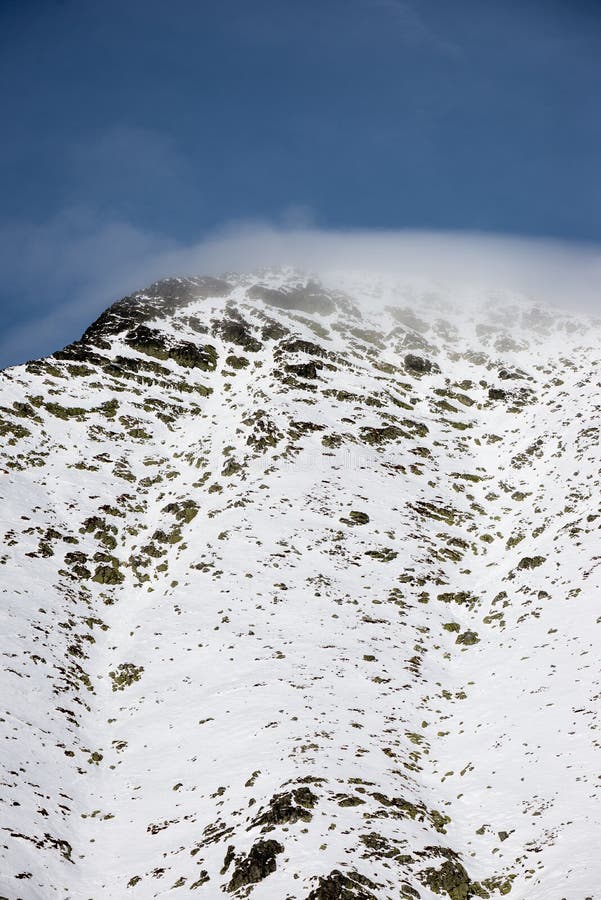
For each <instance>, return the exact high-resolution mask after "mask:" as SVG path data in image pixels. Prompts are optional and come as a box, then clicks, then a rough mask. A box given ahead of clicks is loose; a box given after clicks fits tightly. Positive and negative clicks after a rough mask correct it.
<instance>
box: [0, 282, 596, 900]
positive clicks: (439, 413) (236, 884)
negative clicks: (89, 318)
mask: <svg viewBox="0 0 601 900" xmlns="http://www.w3.org/2000/svg"><path fill="white" fill-rule="evenodd" d="M600 347H601V340H600V332H599V328H598V325H597V324H596V323H593V322H590V321H588V320H586V319H585V318H578V317H573V316H566V315H563V314H561V315H560V314H558V313H552V312H550V311H548V310H544V309H541V308H539V307H536V306H534V305H531V304H528V303H526V302H524V301H518V300H515V301H514V302H513V303H512V304H511V305H507V303H501V302H499V301H498V300H493V301H491V302H490V303H489V306H488V308H486V307H484V306H483V305H480V306H476V307H473V308H471V309H470V308H469V307H468V306H465V305H463V306H459V308H458V307H457V306H456V305H453V304H446V303H444V302H443V301H442V300H441V299H440V298H439V297H437V296H436V295H431V296H428V297H425V298H422V299H421V301H420V303H419V304H416V303H408V300H407V293H406V291H403V289H401V288H400V287H396V286H395V285H391V284H385V283H381V282H379V281H378V280H377V279H359V278H351V277H343V276H340V279H339V281H338V282H337V283H336V286H335V287H332V286H331V285H330V286H324V285H322V284H320V283H319V282H317V281H315V280H307V279H306V278H304V277H302V276H300V275H298V274H297V273H294V272H268V273H262V274H261V275H260V276H257V275H255V276H252V275H249V276H240V275H238V276H227V278H226V279H213V278H182V279H172V280H169V281H163V282H158V283H157V284H155V285H153V286H151V288H149V289H148V290H146V291H142V292H139V293H138V294H135V295H133V296H132V297H128V298H125V299H124V300H122V301H120V302H119V303H117V304H114V305H113V306H112V307H110V308H109V309H108V310H107V311H106V312H105V313H104V314H103V315H102V316H101V317H100V318H99V319H98V320H97V321H96V322H95V323H94V324H93V325H92V326H90V328H89V329H88V330H87V331H86V333H85V334H84V335H83V337H82V339H81V341H78V342H76V343H75V344H72V345H70V346H69V347H67V348H65V349H64V350H62V351H60V352H58V353H56V354H55V355H54V356H53V357H50V358H49V359H46V360H39V361H35V362H31V363H28V364H27V365H26V366H21V367H17V368H14V369H10V370H7V371H6V372H4V373H3V376H2V377H3V384H2V388H1V391H2V396H1V399H0V405H1V410H0V415H1V421H0V433H1V434H2V439H3V447H2V463H1V464H0V468H1V469H2V474H1V475H0V497H1V499H2V505H1V515H2V520H3V521H2V524H1V527H2V534H3V536H4V548H3V551H2V556H1V559H0V562H1V563H2V564H3V568H2V570H0V571H2V574H3V576H4V577H3V579H2V606H1V608H0V615H1V616H2V622H3V634H4V636H5V637H4V642H3V648H2V649H3V656H2V661H3V666H2V669H3V671H2V682H1V688H0V690H1V692H2V697H3V704H2V706H3V712H2V720H3V721H2V726H3V731H4V737H5V740H4V741H3V742H2V761H1V764H2V782H3V792H2V812H1V818H0V852H1V854H2V857H3V864H2V867H1V869H0V896H4V897H7V898H9V900H14V898H24V900H25V898H26V900H29V898H36V900H37V898H43V900H47V898H52V897H59V896H60V897H63V898H73V900H89V898H92V900H99V898H101V897H111V898H113V897H114V898H120V897H127V896H131V897H134V898H143V900H144V898H152V897H160V896H163V895H168V894H170V893H171V892H172V891H176V894H175V896H180V895H186V894H188V893H189V892H191V891H194V894H193V896H200V897H203V896H205V897H207V898H213V897H219V896H222V892H223V891H225V892H226V895H228V894H229V895H231V896H235V897H246V896H252V898H253V900H280V898H281V900H284V898H291V900H292V898H294V900H297V898H298V900H332V898H333V900H336V898H398V897H406V898H412V897H421V898H423V900H429V898H434V897H436V896H448V897H451V898H452V900H466V898H469V897H497V896H501V895H504V894H508V893H511V896H512V897H518V898H523V900H526V898H527V900H539V898H540V900H542V898H544V900H561V898H566V900H583V898H584V897H589V898H594V897H601V893H599V888H598V887H597V885H598V883H599V880H600V876H601V864H600V863H599V861H598V852H597V846H596V844H597V832H598V828H599V826H600V825H601V821H600V820H601V813H600V812H599V804H598V796H597V792H598V781H599V767H598V764H597V758H598V749H599V748H598V739H597V729H598V713H599V696H600V693H599V691H600V689H599V675H598V663H597V660H598V654H599V644H600V638H599V634H600V626H599V623H600V621H601V609H599V601H598V595H599V573H598V562H599V561H600V560H601V556H599V555H598V544H599V539H598V529H599V525H600V523H601V519H600V518H599V510H598V500H597V493H598V484H599V468H600V459H599V457H600V453H599V447H598V442H599V422H598V409H599V405H598V399H597V396H598V388H599V383H598V374H597V373H598V360H599V353H600Z"/></svg>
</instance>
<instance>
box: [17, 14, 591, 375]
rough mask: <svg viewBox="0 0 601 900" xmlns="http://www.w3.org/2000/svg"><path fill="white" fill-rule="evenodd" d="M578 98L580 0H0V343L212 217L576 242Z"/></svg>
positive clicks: (140, 274) (23, 339)
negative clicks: (513, 236) (1, 135)
mask: <svg viewBox="0 0 601 900" xmlns="http://www.w3.org/2000/svg"><path fill="white" fill-rule="evenodd" d="M600 96H601V3H599V2H584V0H569V2H567V0H565V2H564V0H521V2H519V3H517V2H515V3H514V2H512V0H454V2H448V0H319V2H318V0H218V2H212V0H171V2H170V3H166V2H164V0H160V2H159V0H144V2H141V0H120V2H118V3H117V2H113V0H103V2H102V3H99V2H96V0H62V2H61V0H0V111H1V113H2V122H3V125H4V128H3V139H2V142H1V143H0V163H1V165H0V198H1V202H0V265H1V267H2V272H3V277H2V281H1V287H0V312H1V315H2V329H1V333H2V339H1V340H0V364H8V363H13V362H17V361H20V360H21V359H24V358H26V357H27V356H32V355H36V354H40V353H47V352H50V351H51V350H53V349H55V348H56V347H57V346H59V345H61V344H64V343H65V342H67V341H68V340H70V339H72V338H74V337H76V336H77V335H78V334H79V333H80V332H81V330H82V329H83V327H85V325H86V324H87V322H88V321H89V320H90V319H91V318H92V317H93V316H94V315H95V314H97V313H98V312H99V310H100V309H102V308H103V307H104V306H106V305H107V304H108V303H109V302H110V301H111V300H112V299H115V298H116V297H117V296H119V295H120V294H123V293H125V292H126V291H127V290H129V289H131V288H132V287H134V286H136V285H135V283H133V282H132V279H133V278H134V277H136V278H141V279H142V284H143V283H145V282H146V281H148V280H151V277H155V275H156V274H157V269H156V266H154V265H152V264H151V261H153V260H155V261H156V260H158V259H164V260H169V259H172V258H173V257H172V255H171V256H170V254H173V253H174V252H177V251H178V250H179V249H181V248H182V247H186V246H189V245H192V244H194V243H195V242H199V241H202V240H203V238H206V236H207V235H211V234H212V233H214V232H215V230H219V229H223V228H224V227H230V226H231V225H232V223H234V224H235V223H240V222H249V221H255V222H256V221H259V222H268V223H271V224H272V225H276V226H279V227H280V228H283V229H286V228H289V227H291V226H295V225H299V224H300V225H312V226H315V227H316V228H319V229H324V230H328V229H333V230H337V229H349V228H351V229H352V228H361V229H404V228H411V229H416V228H417V229H426V230H437V231H439V230H443V231H452V232H455V231H470V232H474V231H476V232H484V233H492V234H509V235H522V236H538V237H549V238H559V239H563V240H567V241H572V242H582V241H585V242H593V243H595V244H596V243H598V242H600V241H601V116H599V97H600ZM166 264H167V263H165V265H166ZM146 270H148V273H149V277H148V278H147V277H145V272H146ZM165 274H167V272H165Z"/></svg>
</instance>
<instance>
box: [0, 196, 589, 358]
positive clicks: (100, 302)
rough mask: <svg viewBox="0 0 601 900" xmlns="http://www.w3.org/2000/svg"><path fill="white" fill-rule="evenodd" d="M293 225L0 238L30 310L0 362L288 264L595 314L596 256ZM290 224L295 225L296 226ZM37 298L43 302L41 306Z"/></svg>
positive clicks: (584, 248)
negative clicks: (170, 279) (175, 236)
mask: <svg viewBox="0 0 601 900" xmlns="http://www.w3.org/2000/svg"><path fill="white" fill-rule="evenodd" d="M285 221H288V222H292V224H288V225H284V226H281V227H279V226H274V225H270V224H267V223H261V222H251V223H242V224H236V225H231V226H228V227H225V228H222V229H221V230H219V231H217V232H214V233H213V234H211V235H209V236H207V237H205V238H204V239H202V240H200V241H198V242H196V243H191V244H189V245H178V244H177V243H176V242H174V241H172V240H170V239H169V238H166V237H163V236H161V235H157V234H153V233H150V232H145V231H143V230H141V229H138V228H134V227H132V226H131V225H128V224H127V223H124V222H119V221H115V222H111V223H103V222H100V221H96V220H95V219H94V218H93V217H90V216H89V215H85V214H83V213H81V212H70V213H69V214H65V215H63V216H61V217H60V218H58V219H56V220H54V221H53V222H51V223H49V224H47V225H45V226H28V227H24V226H22V227H21V228H19V229H10V230H8V229H5V232H4V234H0V247H2V250H1V251H0V265H1V266H2V271H3V280H4V288H5V291H7V292H9V291H10V292H12V293H13V294H14V296H15V297H19V298H20V300H19V302H21V303H22V304H23V307H24V308H29V310H30V315H29V321H26V322H25V323H24V324H21V325H19V326H15V327H14V328H12V329H8V330H7V327H6V326H5V328H4V329H3V332H2V333H3V337H2V339H1V340H0V359H2V360H5V361H8V362H9V363H13V362H16V361H19V360H24V359H27V358H29V357H31V356H34V355H39V354H43V353H50V352H52V350H54V349H57V348H58V347H59V346H62V345H64V344H65V343H67V342H69V341H70V340H73V339H75V338H76V337H78V336H79V335H80V334H81V332H82V331H83V330H84V329H85V327H86V326H87V325H88V324H89V322H90V321H91V320H92V319H93V318H94V317H95V316H96V315H98V314H99V313H100V312H101V311H102V309H104V308H105V307H106V306H108V305H109V304H110V303H111V302H112V301H114V300H115V299H118V298H119V297H121V296H124V295H125V294H127V293H128V292H130V291H133V290H135V289H137V288H141V287H144V286H145V285H147V284H149V283H150V282H152V281H154V280H156V279H158V278H162V277H167V276H169V275H177V274H195V273H204V274H215V275H219V274H222V273H223V272H227V271H248V270H256V269H258V268H264V267H271V266H280V265H292V266H295V267H297V268H299V269H302V270H304V271H308V272H312V273H315V274H320V275H322V276H323V277H328V275H330V276H331V274H332V273H334V272H336V271H348V270H354V271H361V272H376V273H379V274H381V275H388V276H394V277H395V278H398V279H400V280H402V281H403V282H404V283H406V284H416V285H418V286H423V287H428V288H436V289H438V290H442V291H445V290H451V291H453V292H454V293H458V292H459V293H461V292H462V291H465V292H468V291H469V292H470V293H471V294H472V295H474V293H476V294H477V293H478V292H481V293H482V296H483V297H486V296H487V295H488V296H491V295H492V294H494V293H498V291H500V290H507V291H512V292H517V293H519V294H525V295H528V296H531V297H533V298H535V299H538V300H543V301H548V302H551V303H555V304H560V305H567V306H569V307H570V308H583V309H588V310H592V311H594V312H596V313H597V312H601V302H600V300H601V298H600V291H599V284H601V250H600V248H599V247H597V246H593V245H574V244H568V243H562V242H559V241H549V240H531V239H519V238H509V237H490V236H485V235H479V234H458V233H441V232H423V231H422V232H420V231H361V230H349V231H334V230H326V229H318V228H312V227H308V226H306V225H304V224H303V221H304V220H303V218H302V217H299V218H295V217H294V216H293V217H291V218H288V219H285ZM299 221H300V223H301V224H300V225H299V224H298V222H299ZM44 298H48V301H47V302H46V304H44V303H43V302H40V301H41V300H42V301H43V299H44Z"/></svg>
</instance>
